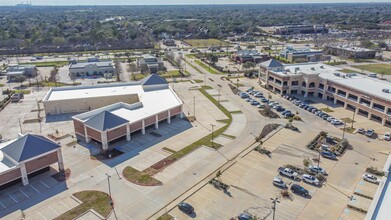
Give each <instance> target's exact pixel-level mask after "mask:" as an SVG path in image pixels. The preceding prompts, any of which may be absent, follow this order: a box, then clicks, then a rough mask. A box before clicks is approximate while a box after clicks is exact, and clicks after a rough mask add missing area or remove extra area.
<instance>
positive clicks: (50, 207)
mask: <svg viewBox="0 0 391 220" xmlns="http://www.w3.org/2000/svg"><path fill="white" fill-rule="evenodd" d="M49 208H50V209H51V210H52V211H53V212H54V213H56V214H57V215H60V214H59V213H58V212H57V211H56V210H54V209H53V208H52V206H49Z"/></svg>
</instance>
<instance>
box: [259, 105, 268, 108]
mask: <svg viewBox="0 0 391 220" xmlns="http://www.w3.org/2000/svg"><path fill="white" fill-rule="evenodd" d="M257 107H258V108H266V105H265V104H259V105H258V106H257Z"/></svg>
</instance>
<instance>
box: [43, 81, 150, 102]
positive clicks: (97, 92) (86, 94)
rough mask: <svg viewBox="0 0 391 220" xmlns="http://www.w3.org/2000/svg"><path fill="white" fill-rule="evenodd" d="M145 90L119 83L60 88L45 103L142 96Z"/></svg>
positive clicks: (46, 98) (51, 92)
mask: <svg viewBox="0 0 391 220" xmlns="http://www.w3.org/2000/svg"><path fill="white" fill-rule="evenodd" d="M143 92H144V89H143V87H142V85H140V84H134V83H133V84H132V83H119V84H111V85H96V86H78V87H64V88H61V87H58V88H55V89H52V90H51V91H50V92H49V93H48V94H47V95H46V96H45V98H44V101H58V100H69V99H85V98H92V97H106V96H118V95H126V94H140V93H143Z"/></svg>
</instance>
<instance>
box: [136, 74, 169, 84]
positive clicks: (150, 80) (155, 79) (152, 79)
mask: <svg viewBox="0 0 391 220" xmlns="http://www.w3.org/2000/svg"><path fill="white" fill-rule="evenodd" d="M140 83H141V84H142V85H161V84H167V80H165V79H164V78H162V77H160V76H158V75H156V74H152V75H150V76H148V77H145V78H144V79H142V80H141V81H140Z"/></svg>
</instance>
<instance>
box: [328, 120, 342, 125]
mask: <svg viewBox="0 0 391 220" xmlns="http://www.w3.org/2000/svg"><path fill="white" fill-rule="evenodd" d="M330 123H331V124H332V125H341V124H343V123H342V121H340V120H338V119H334V120H332V121H331V122H330Z"/></svg>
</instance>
